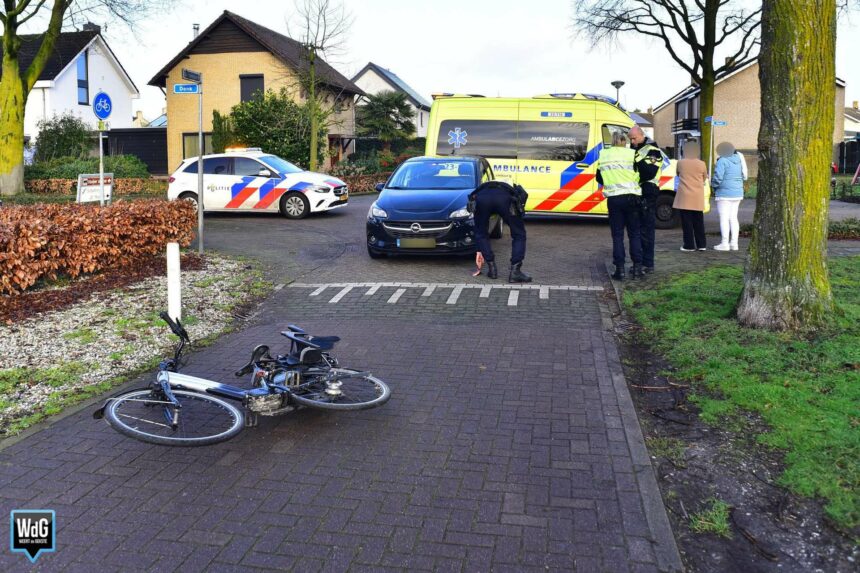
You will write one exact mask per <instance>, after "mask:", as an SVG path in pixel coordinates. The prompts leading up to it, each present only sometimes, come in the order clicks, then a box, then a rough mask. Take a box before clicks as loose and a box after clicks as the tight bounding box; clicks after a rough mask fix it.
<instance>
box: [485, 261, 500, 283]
mask: <svg viewBox="0 0 860 573" xmlns="http://www.w3.org/2000/svg"><path fill="white" fill-rule="evenodd" d="M487 278H488V279H497V278H499V269H497V268H496V262H495V261H487Z"/></svg>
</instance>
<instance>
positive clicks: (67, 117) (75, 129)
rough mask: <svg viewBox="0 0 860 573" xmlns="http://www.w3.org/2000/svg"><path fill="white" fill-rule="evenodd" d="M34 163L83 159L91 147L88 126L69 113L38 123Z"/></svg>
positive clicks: (90, 135)
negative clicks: (61, 159)
mask: <svg viewBox="0 0 860 573" xmlns="http://www.w3.org/2000/svg"><path fill="white" fill-rule="evenodd" d="M38 125H39V140H38V142H37V145H36V158H35V159H36V161H48V160H51V159H54V158H57V157H71V158H72V159H77V158H78V157H84V156H85V155H86V154H87V153H88V152H89V150H90V149H91V148H92V147H93V136H92V133H91V131H92V130H91V129H90V126H88V125H87V124H86V123H84V122H83V120H81V118H79V117H77V116H76V115H73V114H71V113H66V114H63V115H56V116H54V117H52V118H51V119H43V120H42V121H40V122H39V124H38Z"/></svg>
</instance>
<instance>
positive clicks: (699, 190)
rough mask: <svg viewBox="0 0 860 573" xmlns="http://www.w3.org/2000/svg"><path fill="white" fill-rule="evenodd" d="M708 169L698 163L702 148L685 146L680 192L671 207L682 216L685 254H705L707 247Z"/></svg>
mask: <svg viewBox="0 0 860 573" xmlns="http://www.w3.org/2000/svg"><path fill="white" fill-rule="evenodd" d="M707 180H708V167H707V165H705V162H704V161H702V160H701V159H699V144H698V143H696V142H695V141H689V142H687V144H686V145H684V159H681V160H679V161H678V191H677V192H676V193H675V202H674V203H673V204H672V206H673V207H674V208H675V209H677V210H678V211H679V212H680V214H681V228H682V230H683V231H684V245H683V246H682V247H681V250H682V251H696V250H699V251H704V250H707V246H706V244H705V212H704V211H705V182H706V181H707Z"/></svg>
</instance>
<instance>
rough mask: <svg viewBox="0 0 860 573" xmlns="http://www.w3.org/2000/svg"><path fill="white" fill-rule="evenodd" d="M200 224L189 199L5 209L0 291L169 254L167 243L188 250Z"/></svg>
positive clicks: (0, 225) (0, 217)
mask: <svg viewBox="0 0 860 573" xmlns="http://www.w3.org/2000/svg"><path fill="white" fill-rule="evenodd" d="M195 223H196V210H195V208H194V206H193V205H192V204H191V203H189V202H187V201H164V200H161V199H152V200H146V201H132V202H125V201H119V202H116V203H114V204H112V205H108V206H106V207H99V206H98V205H79V204H65V205H48V204H39V205H32V206H26V207H3V208H0V293H15V292H19V291H22V290H25V289H27V288H29V287H30V286H32V285H33V284H34V283H36V281H38V280H40V279H43V278H49V279H53V278H56V277H58V276H61V275H62V276H69V277H77V276H78V275H80V274H82V273H92V272H96V271H100V270H102V269H109V268H116V267H120V266H123V265H128V264H131V263H134V261H135V260H138V259H140V258H142V257H146V256H151V255H156V254H160V253H162V252H164V249H165V245H166V244H167V243H168V242H172V241H175V242H178V243H179V244H181V245H183V246H188V244H189V243H190V242H191V240H192V239H193V237H194V227H195Z"/></svg>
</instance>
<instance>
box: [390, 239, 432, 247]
mask: <svg viewBox="0 0 860 573" xmlns="http://www.w3.org/2000/svg"><path fill="white" fill-rule="evenodd" d="M397 246H398V247H400V248H401V249H435V248H436V239H397Z"/></svg>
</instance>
